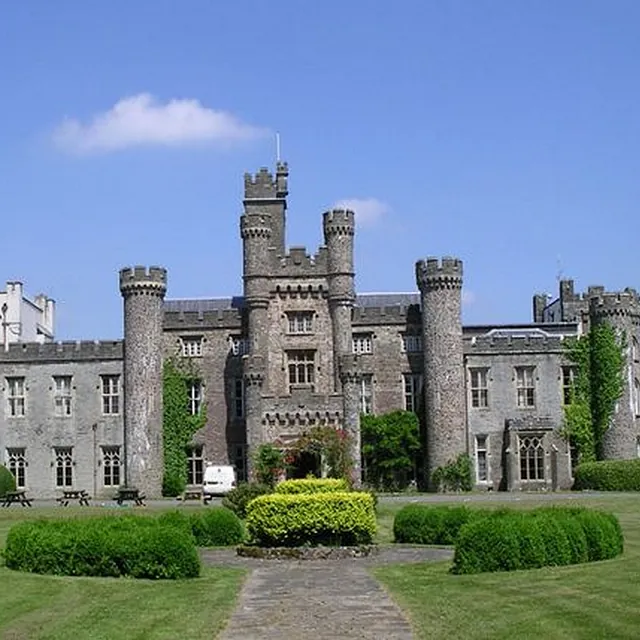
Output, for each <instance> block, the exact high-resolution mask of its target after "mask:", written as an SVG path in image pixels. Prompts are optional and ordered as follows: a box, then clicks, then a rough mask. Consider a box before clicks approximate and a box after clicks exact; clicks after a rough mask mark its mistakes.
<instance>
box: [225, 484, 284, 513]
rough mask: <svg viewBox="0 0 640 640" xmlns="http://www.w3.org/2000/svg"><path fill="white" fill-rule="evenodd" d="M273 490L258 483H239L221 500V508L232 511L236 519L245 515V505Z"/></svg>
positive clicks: (266, 485)
mask: <svg viewBox="0 0 640 640" xmlns="http://www.w3.org/2000/svg"><path fill="white" fill-rule="evenodd" d="M272 491H273V489H272V488H271V487H270V486H269V485H268V484H261V483H259V482H241V483H240V484H239V485H238V486H237V487H236V488H235V489H231V491H229V493H227V494H226V495H225V497H224V498H222V506H223V507H226V508H227V509H229V510H231V511H233V512H234V513H235V514H236V515H237V516H238V518H243V519H244V517H245V516H246V515H247V505H248V504H249V503H250V502H251V501H252V500H253V499H254V498H257V497H258V496H263V495H265V494H267V493H271V492H272Z"/></svg>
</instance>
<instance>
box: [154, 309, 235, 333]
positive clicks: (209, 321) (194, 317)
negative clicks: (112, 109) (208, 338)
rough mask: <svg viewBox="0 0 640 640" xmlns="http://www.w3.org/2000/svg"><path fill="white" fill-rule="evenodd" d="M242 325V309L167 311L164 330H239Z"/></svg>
mask: <svg viewBox="0 0 640 640" xmlns="http://www.w3.org/2000/svg"><path fill="white" fill-rule="evenodd" d="M241 325H242V309H215V310H211V311H165V312H164V320H163V325H162V326H163V329H165V330H172V329H179V330H184V329H203V330H204V329H238V328H240V327H241Z"/></svg>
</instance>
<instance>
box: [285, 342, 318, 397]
mask: <svg viewBox="0 0 640 640" xmlns="http://www.w3.org/2000/svg"><path fill="white" fill-rule="evenodd" d="M286 356H287V381H288V384H289V393H291V391H293V390H294V389H310V390H311V391H312V392H313V391H314V390H315V369H316V352H315V350H313V349H288V350H287V351H286Z"/></svg>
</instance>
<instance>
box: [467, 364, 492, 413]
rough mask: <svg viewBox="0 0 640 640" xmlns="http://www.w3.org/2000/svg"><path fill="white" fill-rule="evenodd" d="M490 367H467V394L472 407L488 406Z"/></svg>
mask: <svg viewBox="0 0 640 640" xmlns="http://www.w3.org/2000/svg"><path fill="white" fill-rule="evenodd" d="M489 369H490V367H469V396H470V404H471V407H472V408H473V409H488V408H489Z"/></svg>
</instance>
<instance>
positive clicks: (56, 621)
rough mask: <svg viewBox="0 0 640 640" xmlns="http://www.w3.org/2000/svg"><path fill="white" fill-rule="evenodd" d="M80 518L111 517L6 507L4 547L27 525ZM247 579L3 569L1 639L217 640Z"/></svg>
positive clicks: (216, 573) (218, 572)
mask: <svg viewBox="0 0 640 640" xmlns="http://www.w3.org/2000/svg"><path fill="white" fill-rule="evenodd" d="M78 514H81V515H83V516H88V515H93V514H96V515H97V514H99V515H104V509H87V508H73V507H69V508H68V509H64V510H62V509H60V508H59V507H58V508H56V507H49V508H34V509H29V510H27V509H17V508H15V507H12V508H10V509H3V510H2V511H0V547H2V546H4V542H5V539H6V535H7V533H8V531H9V529H10V527H11V525H12V524H14V523H16V522H18V521H20V520H23V519H26V518H37V517H60V516H61V515H64V516H69V515H78ZM245 575H246V572H245V571H244V570H239V569H217V568H216V569H213V568H210V567H207V568H205V569H204V570H203V573H202V576H201V577H200V578H197V579H193V580H180V581H150V580H130V579H124V578H122V579H112V578H66V577H58V576H39V575H33V574H27V573H19V572H16V571H10V570H9V569H7V568H6V567H4V566H0V584H1V585H2V589H1V592H2V606H0V638H2V639H3V640H18V639H20V640H27V639H28V640H32V639H33V640H44V639H47V640H54V639H60V640H67V639H69V638H73V639H74V640H82V639H84V638H87V639H89V638H90V639H91V640H99V639H104V640H118V639H119V638H123V639H125V638H126V639H127V640H135V639H138V638H140V639H142V638H144V639H145V640H146V639H156V638H157V639H159V638H167V639H170V638H171V639H173V638H180V637H183V638H189V639H194V638H195V639H197V638H207V639H210V638H214V637H215V636H216V634H217V632H219V631H220V630H221V629H222V627H223V626H224V624H225V622H226V621H227V619H228V617H229V615H230V614H231V612H232V610H233V607H234V605H235V602H236V598H237V595H238V593H239V590H240V587H241V585H242V582H243V580H244V576H245Z"/></svg>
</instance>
